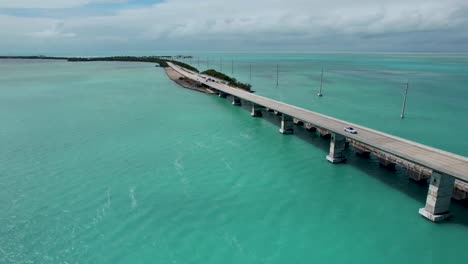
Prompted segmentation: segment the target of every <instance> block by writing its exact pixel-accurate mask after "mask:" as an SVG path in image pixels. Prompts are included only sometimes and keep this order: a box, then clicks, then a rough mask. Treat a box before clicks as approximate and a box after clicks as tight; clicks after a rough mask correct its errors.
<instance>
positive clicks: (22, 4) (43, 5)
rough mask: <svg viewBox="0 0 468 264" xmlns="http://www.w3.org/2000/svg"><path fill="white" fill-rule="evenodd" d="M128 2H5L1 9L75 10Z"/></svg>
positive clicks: (93, 0)
mask: <svg viewBox="0 0 468 264" xmlns="http://www.w3.org/2000/svg"><path fill="white" fill-rule="evenodd" d="M122 2H126V0H4V1H2V2H0V9H1V8H73V7H79V6H84V5H87V4H94V3H122Z"/></svg>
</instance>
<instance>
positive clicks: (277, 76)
mask: <svg viewBox="0 0 468 264" xmlns="http://www.w3.org/2000/svg"><path fill="white" fill-rule="evenodd" d="M278 78H279V64H276V86H278V84H279V82H278Z"/></svg>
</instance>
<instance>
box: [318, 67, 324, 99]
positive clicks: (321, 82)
mask: <svg viewBox="0 0 468 264" xmlns="http://www.w3.org/2000/svg"><path fill="white" fill-rule="evenodd" d="M322 84H323V68H322V73H321V74H320V90H319V92H318V94H317V96H322V95H323V94H322Z"/></svg>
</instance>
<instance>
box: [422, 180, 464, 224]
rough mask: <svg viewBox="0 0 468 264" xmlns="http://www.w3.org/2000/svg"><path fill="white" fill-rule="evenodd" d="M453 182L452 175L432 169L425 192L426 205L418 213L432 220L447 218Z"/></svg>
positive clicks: (437, 220) (438, 220)
mask: <svg viewBox="0 0 468 264" xmlns="http://www.w3.org/2000/svg"><path fill="white" fill-rule="evenodd" d="M454 184H455V178H453V177H452V176H449V175H446V174H443V173H440V172H437V171H433V172H432V175H431V182H430V184H429V191H428V192H427V199H426V206H425V207H424V208H421V209H419V214H421V215H422V216H424V217H426V218H427V219H429V220H431V221H432V222H440V221H443V220H445V219H447V218H449V217H450V212H449V208H450V201H451V199H452V192H453V187H454Z"/></svg>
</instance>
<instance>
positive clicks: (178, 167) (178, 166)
mask: <svg viewBox="0 0 468 264" xmlns="http://www.w3.org/2000/svg"><path fill="white" fill-rule="evenodd" d="M182 157H183V156H182V154H179V155H178V157H177V158H176V160H175V161H174V167H175V169H176V171H177V174H179V175H182V174H184V172H183V170H184V164H183V163H182Z"/></svg>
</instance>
